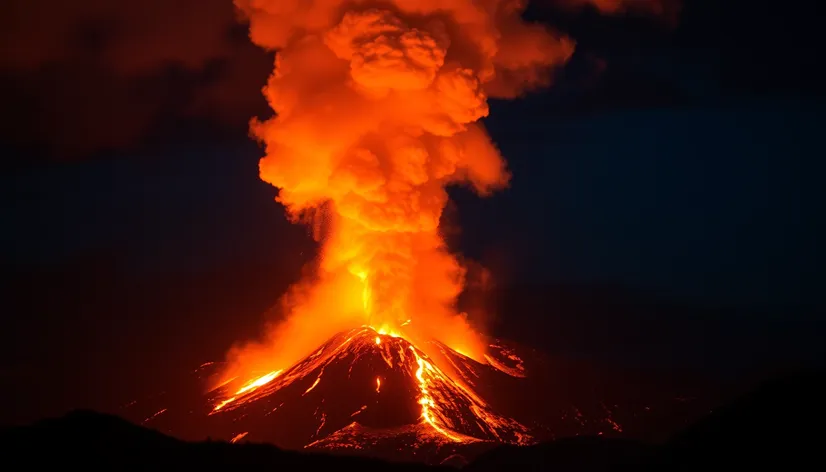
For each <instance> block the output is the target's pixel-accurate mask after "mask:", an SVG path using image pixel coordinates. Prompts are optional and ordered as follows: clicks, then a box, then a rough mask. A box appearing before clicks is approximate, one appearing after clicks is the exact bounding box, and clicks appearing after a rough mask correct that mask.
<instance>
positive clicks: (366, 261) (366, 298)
mask: <svg viewBox="0 0 826 472" xmlns="http://www.w3.org/2000/svg"><path fill="white" fill-rule="evenodd" d="M236 5H237V6H238V8H239V11H240V12H242V14H243V16H244V18H246V19H247V20H248V21H249V24H250V37H251V39H252V41H253V42H254V43H256V44H258V45H259V46H261V47H263V48H265V49H268V50H276V51H277V54H276V61H275V68H274V72H273V74H272V75H271V77H270V79H269V82H268V83H267V85H266V87H265V88H264V94H265V96H266V98H267V100H268V102H269V104H270V105H271V107H272V109H273V111H274V112H275V116H273V117H272V118H270V119H267V120H265V121H259V120H253V122H252V127H251V129H252V134H253V135H254V136H255V137H256V138H257V139H259V140H260V141H261V142H262V143H263V144H264V146H265V148H266V156H265V157H264V158H262V159H261V161H260V175H261V178H262V179H263V180H264V181H266V182H269V183H270V184H272V185H274V186H275V187H277V188H278V189H279V194H278V197H277V200H278V202H280V203H281V204H282V205H284V207H285V208H286V209H287V212H288V214H289V215H290V216H291V217H292V218H293V219H294V220H295V221H303V222H310V223H311V224H312V225H313V227H314V228H316V229H317V230H318V231H316V234H317V235H318V236H319V238H320V242H321V250H320V254H319V258H318V261H317V265H316V266H315V267H314V270H313V271H312V274H311V275H310V276H309V277H308V278H306V279H305V280H304V281H302V282H301V283H300V284H298V285H297V286H295V287H294V288H293V290H292V291H291V293H290V294H288V296H287V297H286V298H285V300H284V308H285V314H286V318H285V319H284V320H283V321H281V322H279V323H277V324H276V325H274V326H273V327H272V328H271V329H270V330H269V331H268V332H267V335H266V337H265V339H263V340H262V341H261V342H258V343H254V344H248V345H244V346H240V347H239V348H237V349H235V350H234V351H233V352H232V353H231V357H230V359H231V360H232V361H234V364H233V365H234V369H236V370H237V369H241V370H261V369H265V371H271V370H273V369H281V368H284V367H286V366H288V365H289V364H291V363H293V362H295V361H296V360H298V358H299V357H300V356H303V355H307V354H309V353H310V350H312V349H313V348H314V347H315V346H317V345H319V344H320V343H322V342H323V341H325V340H326V339H327V338H329V337H330V336H331V335H333V334H335V333H336V332H339V331H342V330H346V329H350V328H353V327H356V326H361V325H369V326H372V327H373V328H375V329H376V330H378V331H382V332H388V333H394V334H398V335H401V336H404V337H406V338H408V339H410V340H415V341H423V342H424V341H427V340H431V339H436V340H439V341H441V342H443V343H445V344H447V345H449V346H450V347H452V348H454V349H456V350H459V351H461V352H464V353H467V354H468V355H470V356H472V357H474V358H476V359H478V360H482V361H484V349H485V348H484V346H485V344H484V343H483V341H482V339H481V338H480V336H479V335H478V334H477V330H476V328H475V327H473V326H471V324H470V322H469V321H468V320H467V319H466V316H465V315H464V314H461V313H457V312H456V310H455V301H456V298H457V296H458V295H459V294H460V293H461V291H462V289H463V286H464V281H465V276H466V269H465V267H463V266H462V264H460V262H459V260H458V259H457V257H456V256H454V255H453V254H451V253H450V252H449V251H448V248H447V247H446V244H445V242H444V240H443V238H442V235H441V233H440V228H439V225H440V219H441V217H442V213H443V211H444V209H445V206H446V205H447V203H448V194H447V192H446V187H447V186H449V185H455V184H460V185H461V184H464V185H469V186H470V187H471V188H473V189H475V190H476V192H477V193H479V194H480V195H482V196H485V195H489V194H490V193H492V192H494V191H496V190H498V189H501V188H504V187H506V186H507V185H508V182H509V179H510V174H509V173H508V171H507V167H506V164H505V161H504V160H503V158H502V156H501V155H500V153H499V151H498V149H497V148H496V146H495V145H494V144H493V143H492V141H491V139H490V137H489V136H488V134H487V132H486V131H485V129H484V127H483V126H482V125H481V123H480V122H479V120H480V119H481V118H483V117H485V116H487V114H488V104H487V99H488V98H489V97H499V98H509V97H515V96H519V95H521V94H523V93H525V92H526V91H529V90H532V89H534V88H537V87H542V86H546V85H548V84H549V83H550V81H551V78H552V73H553V71H554V69H555V68H557V67H558V66H560V65H562V64H564V63H565V62H566V61H567V60H568V58H570V56H571V54H572V53H573V50H574V43H573V41H571V40H570V39H568V38H566V37H565V36H563V35H561V34H559V33H556V32H553V31H550V30H549V29H547V28H546V27H544V26H541V25H537V24H530V23H525V22H524V21H523V20H522V19H521V13H522V11H523V9H524V7H525V2H522V1H514V0H485V1H478V0H477V1H473V0H438V1H437V0H432V1H428V0H425V1H421V0H416V1H413V0H395V1H392V2H387V1H383V2H379V1H358V0H356V1H341V0H315V1H312V2H306V1H299V0H287V1H285V0H270V1H267V0H236Z"/></svg>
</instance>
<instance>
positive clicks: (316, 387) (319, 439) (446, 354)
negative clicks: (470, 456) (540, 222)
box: [209, 327, 533, 455]
mask: <svg viewBox="0 0 826 472" xmlns="http://www.w3.org/2000/svg"><path fill="white" fill-rule="evenodd" d="M423 348H424V349H420V348H418V347H416V346H414V345H413V344H412V343H410V342H409V341H408V340H406V339H405V338H402V337H398V336H393V335H387V334H380V333H378V332H377V331H375V330H374V329H372V328H369V327H361V328H357V329H353V330H351V331H348V332H344V333H340V334H338V335H336V336H334V337H333V338H332V339H330V340H329V341H327V342H326V343H324V344H323V345H322V346H321V347H320V348H318V349H317V350H315V352H313V353H312V354H311V355H309V356H307V357H306V358H304V359H303V360H301V361H300V362H298V363H297V364H296V365H294V366H293V367H291V368H289V369H286V370H284V371H274V372H270V373H267V374H265V375H263V376H261V377H259V378H257V379H253V380H251V381H249V382H247V383H246V384H243V385H242V386H241V387H240V388H238V389H237V390H235V391H232V390H229V388H228V387H226V386H223V387H219V388H217V389H215V390H213V391H212V392H210V398H209V401H210V402H211V403H212V404H214V407H213V408H212V411H210V413H209V416H210V422H211V423H213V425H214V426H216V427H217V428H218V429H219V430H224V431H228V430H232V431H234V432H235V435H234V436H233V438H237V439H239V440H240V439H241V438H243V439H244V440H246V441H254V442H267V443H273V444H276V445H279V446H281V447H285V448H290V449H299V448H309V449H327V450H339V451H346V450H348V449H352V450H358V449H362V448H365V447H367V448H369V445H373V446H376V445H379V444H384V443H386V442H387V441H392V442H393V443H394V444H397V445H399V446H400V447H401V446H404V447H406V448H408V449H409V448H412V450H414V451H415V450H419V449H421V450H422V451H425V450H427V451H428V455H430V454H433V453H435V452H436V450H444V451H453V450H454V449H456V447H457V446H464V445H471V444H476V445H477V447H478V446H480V445H481V444H478V443H493V444H498V443H511V444H530V443H532V442H533V438H532V436H531V434H530V431H529V428H528V427H526V426H525V425H523V424H521V423H519V422H518V421H516V420H514V419H511V418H509V417H507V416H505V415H503V414H500V413H497V411H495V409H494V408H493V407H492V406H491V405H490V404H489V403H487V402H486V401H485V400H484V399H483V398H482V397H481V396H480V395H479V393H477V391H476V389H477V384H479V383H480V382H481V381H483V379H485V378H486V377H488V376H491V375H498V376H503V375H504V376H510V377H515V378H518V377H519V376H520V370H519V369H520V365H519V363H518V360H519V359H518V358H516V357H515V356H513V355H511V358H509V357H507V355H504V356H502V357H503V359H499V360H495V358H494V357H493V355H495V354H493V355H489V356H488V358H489V359H490V360H491V361H493V362H491V364H483V363H480V362H477V361H475V360H473V359H471V358H469V357H466V356H464V355H462V354H460V353H458V352H456V351H454V350H452V349H450V348H448V347H447V346H445V345H443V344H441V343H439V342H436V341H433V342H430V343H428V345H427V346H424V347H423ZM424 350H427V351H428V352H430V355H428V354H426V353H425V352H424ZM492 352H494V353H495V352H496V351H493V350H492ZM508 361H510V365H508V364H507V362H508ZM494 363H495V364H494ZM493 365H498V366H499V368H497V367H494V366H493ZM434 447H435V449H436V450H434ZM386 448H387V447H379V449H386Z"/></svg>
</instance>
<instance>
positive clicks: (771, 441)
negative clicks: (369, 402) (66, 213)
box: [1, 372, 826, 472]
mask: <svg viewBox="0 0 826 472" xmlns="http://www.w3.org/2000/svg"><path fill="white" fill-rule="evenodd" d="M824 379H826V377H824V374H823V373H822V372H813V373H803V374H799V375H796V376H792V377H785V378H782V379H778V380H776V381H773V382H769V383H766V384H764V385H762V386H760V387H759V388H758V389H756V390H755V391H753V392H751V393H749V394H747V395H744V396H741V397H740V398H738V399H737V400H736V401H734V402H732V403H730V404H728V405H726V406H724V407H721V408H717V409H715V410H714V411H713V412H711V413H710V414H709V415H708V417H706V418H705V419H704V420H702V421H700V422H698V423H697V424H695V425H693V426H691V427H689V428H687V429H686V430H685V431H684V432H682V433H680V434H678V435H676V436H675V437H674V438H673V439H672V440H671V441H669V442H668V443H666V444H664V445H660V446H654V445H645V444H642V443H638V442H633V441H627V440H617V439H607V438H598V437H580V438H568V439H561V440H557V441H554V442H550V443H545V444H540V445H535V446H526V447H514V446H503V447H500V448H498V449H495V450H492V451H488V452H487V453H484V454H481V455H480V456H479V457H478V458H477V459H476V460H475V461H473V462H471V463H470V464H469V465H467V466H466V468H467V470H468V471H470V472H480V471H488V470H490V471H493V470H503V469H505V470H506V469H508V468H515V469H517V470H519V471H525V470H537V471H538V470H553V471H555V472H565V471H582V472H585V471H625V470H627V471H632V470H633V471H641V470H642V471H687V470H692V471H693V470H697V471H706V470H709V469H711V468H714V467H720V466H725V467H727V469H728V470H750V469H756V468H757V466H762V467H765V466H767V465H771V466H773V467H774V468H775V469H777V470H809V469H816V468H818V466H817V464H818V463H820V462H822V458H821V456H820V452H819V451H820V449H821V447H822V444H823V441H822V438H823V433H822V432H821V431H822V424H823V420H824V419H826V418H824V407H823V398H826V396H824V394H826V383H824ZM1 439H2V444H3V448H4V453H5V454H4V455H5V457H4V459H5V460H6V463H8V464H13V463H17V464H26V467H28V468H36V467H37V466H45V465H60V466H61V467H64V468H68V467H71V466H86V467H89V466H107V467H110V468H131V469H134V468H148V469H152V470H172V469H175V470H182V469H181V468H182V467H183V468H184V469H185V470H221V471H226V470H238V469H246V468H251V467H255V468H268V469H271V470H276V469H277V470H298V469H299V468H304V469H310V470H345V469H349V468H357V470H361V471H364V470H387V468H388V467H391V466H389V465H388V464H387V463H385V462H381V461H379V460H374V459H364V458H356V457H340V456H324V455H318V454H308V453H301V452H289V451H282V450H280V449H278V448H276V447H274V446H270V445H264V444H229V443H226V442H199V443H192V442H184V441H178V440H175V439H172V438H170V437H167V436H164V435H162V434H160V433H157V432H154V431H150V430H147V429H145V428H141V427H138V426H135V425H133V424H130V423H128V422H126V421H123V420H121V419H119V418H116V417H113V416H109V415H101V414H97V413H93V412H86V411H83V412H75V413H72V414H69V415H67V416H65V417H63V418H59V419H55V420H47V421H41V422H38V423H35V424H33V425H31V426H26V427H17V428H9V429H6V430H4V431H3V434H2V438H1ZM446 462H448V463H456V464H461V463H462V461H461V460H457V461H454V460H453V458H448V460H447V461H446ZM392 468H393V469H396V470H408V471H426V470H449V469H443V468H438V467H433V466H424V465H413V464H405V463H396V464H393V465H392Z"/></svg>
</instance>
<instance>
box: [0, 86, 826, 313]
mask: <svg viewBox="0 0 826 472" xmlns="http://www.w3.org/2000/svg"><path fill="white" fill-rule="evenodd" d="M494 112H495V113H499V115H498V116H497V118H498V120H501V121H498V122H502V123H511V124H510V125H507V126H502V127H497V125H496V121H494V120H491V121H494V122H493V123H491V124H490V132H491V134H492V135H493V137H494V139H495V140H496V141H497V143H498V144H499V146H500V148H501V149H502V151H503V153H504V154H505V155H506V156H507V158H508V160H509V162H510V164H511V168H512V170H513V172H514V178H513V182H512V183H513V185H512V187H511V188H510V189H508V190H506V191H505V192H502V193H500V194H497V195H495V196H493V197H491V198H489V199H487V200H484V201H483V200H480V199H478V198H477V197H475V196H472V195H470V194H469V192H465V191H457V192H453V193H454V195H455V196H456V200H457V201H458V204H459V214H460V223H461V226H462V237H461V240H462V242H461V245H462V247H463V249H464V251H465V252H467V253H468V254H469V255H470V256H475V257H481V258H482V259H483V261H484V254H485V253H486V252H487V251H490V250H495V251H496V252H497V253H499V254H502V255H504V257H505V259H506V260H507V265H508V270H507V272H508V275H507V278H508V280H507V282H509V283H514V284H543V283H553V282H558V281H565V282H571V281H573V282H609V283H618V284H621V285H627V286H630V287H633V288H639V289H644V290H657V291H660V292H664V293H667V294H670V295H675V296H679V297H683V298H684V297H688V298H691V299H698V300H703V301H710V302H721V303H733V304H752V303H767V302H768V303H772V304H775V303H777V304H790V303H791V304H796V303H799V302H803V303H806V302H807V301H809V302H814V301H815V300H816V294H817V293H818V287H817V286H815V285H814V283H813V281H814V280H817V279H818V278H819V275H822V267H823V266H824V255H823V250H822V248H821V247H820V245H819V244H818V243H819V241H821V240H822V239H823V229H822V228H821V227H819V225H818V224H817V219H818V215H822V214H824V212H823V210H824V209H823V199H822V198H820V196H822V195H821V193H822V191H821V190H820V189H819V185H818V181H819V180H820V175H822V174H821V173H822V171H823V163H822V160H821V159H819V158H818V156H822V155H824V151H826V150H824V144H823V141H822V138H821V137H820V135H819V133H818V130H817V128H816V124H817V123H818V122H822V117H823V110H822V108H819V107H816V106H812V105H803V104H801V103H797V102H788V101H787V102H782V101H774V102H768V101H766V102H762V103H761V102H750V103H745V104H738V105H729V106H725V107H723V106H719V107H713V108H712V107H697V108H684V109H650V110H638V111H633V110H632V111H614V112H606V113H601V114H597V115H592V116H582V117H577V118H570V117H569V118H564V119H563V118H547V119H543V120H534V119H531V120H520V116H521V114H523V113H524V110H523V109H520V107H519V106H518V104H517V105H515V106H511V107H510V108H509V107H508V106H502V107H500V109H497V108H496V107H494ZM513 123H516V124H515V125H514V124H513ZM259 152H260V151H259V150H258V149H257V148H256V147H255V145H254V144H251V143H248V142H244V141H239V142H238V143H237V144H223V145H220V146H216V147H210V148H207V149H199V148H198V147H196V146H194V145H193V146H183V147H182V146H177V147H176V148H175V149H171V148H160V149H157V150H156V151H155V152H154V154H153V155H152V156H150V157H147V156H145V155H134V156H131V157H118V158H112V159H99V160H90V161H84V162H80V163H72V164H51V165H43V166H40V167H37V168H30V169H28V170H26V171H22V174H21V173H17V174H15V175H5V176H4V177H3V179H4V181H3V182H2V189H3V190H2V191H3V194H4V195H3V201H4V202H6V205H5V207H4V208H3V210H2V223H3V227H4V228H6V230H4V232H3V233H2V244H0V248H2V258H3V261H4V262H8V263H12V264H14V265H24V266H29V265H35V266H41V267H47V266H55V265H60V264H65V263H68V262H70V261H72V260H77V259H78V258H81V259H82V258H83V257H89V256H90V255H93V254H95V253H99V252H104V253H105V252H109V253H116V254H118V260H119V263H121V264H125V265H126V266H128V267H129V270H137V269H141V270H146V271H149V272H150V273H152V272H169V271H172V272H175V271H192V270H194V271H198V270H207V269H210V268H214V267H219V266H222V265H225V264H238V263H245V262H252V261H256V260H259V261H260V260H262V259H266V260H272V261H278V260H279V259H282V258H293V259H295V258H299V259H304V258H306V257H310V256H311V254H312V251H311V246H310V244H309V242H308V241H307V239H306V238H305V237H304V236H303V234H304V231H303V230H302V229H301V228H298V227H293V226H291V225H289V224H287V223H286V222H285V220H284V217H283V213H282V212H281V210H280V208H279V206H278V205H277V204H276V203H274V202H273V201H272V197H273V196H274V195H275V190H274V189H272V188H270V187H269V186H268V185H266V184H264V183H263V182H260V181H259V180H258V179H257V175H256V173H257V166H256V159H257V157H258V154H259ZM295 241H299V242H300V244H296V243H295Z"/></svg>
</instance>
